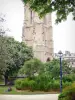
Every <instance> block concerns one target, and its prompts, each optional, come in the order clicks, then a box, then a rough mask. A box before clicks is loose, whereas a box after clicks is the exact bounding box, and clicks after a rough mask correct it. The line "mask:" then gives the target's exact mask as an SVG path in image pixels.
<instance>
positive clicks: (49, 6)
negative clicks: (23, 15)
mask: <svg viewBox="0 0 75 100" xmlns="http://www.w3.org/2000/svg"><path fill="white" fill-rule="evenodd" d="M22 1H23V2H24V3H25V4H28V5H29V7H30V9H32V10H34V11H35V12H37V13H38V15H39V17H44V16H45V15H46V14H48V13H52V12H56V16H57V18H56V23H59V22H61V21H62V20H66V19H67V16H68V15H69V14H70V13H72V15H73V19H74V20H75V0H22Z"/></svg>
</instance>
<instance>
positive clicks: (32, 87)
mask: <svg viewBox="0 0 75 100" xmlns="http://www.w3.org/2000/svg"><path fill="white" fill-rule="evenodd" d="M36 87H37V84H36V82H35V81H34V80H30V81H29V88H30V90H31V91H34V90H36Z"/></svg>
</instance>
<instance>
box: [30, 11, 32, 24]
mask: <svg viewBox="0 0 75 100" xmlns="http://www.w3.org/2000/svg"><path fill="white" fill-rule="evenodd" d="M30 16H31V18H30V21H31V24H32V18H33V16H32V11H30Z"/></svg>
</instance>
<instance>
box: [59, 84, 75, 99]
mask: <svg viewBox="0 0 75 100" xmlns="http://www.w3.org/2000/svg"><path fill="white" fill-rule="evenodd" d="M58 100H75V83H73V84H72V85H70V86H68V87H67V88H65V89H64V90H63V92H62V93H61V94H60V95H59V98H58Z"/></svg>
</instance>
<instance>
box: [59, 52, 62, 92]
mask: <svg viewBox="0 0 75 100" xmlns="http://www.w3.org/2000/svg"><path fill="white" fill-rule="evenodd" d="M58 54H59V57H60V92H62V61H61V60H62V59H61V58H62V55H63V53H62V52H61V51H59V52H58Z"/></svg>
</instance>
